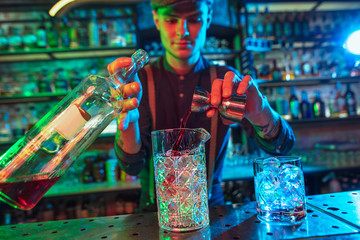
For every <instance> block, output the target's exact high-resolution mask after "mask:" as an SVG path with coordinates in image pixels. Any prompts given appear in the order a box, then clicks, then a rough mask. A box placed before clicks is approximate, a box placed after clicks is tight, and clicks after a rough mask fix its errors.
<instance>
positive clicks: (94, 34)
mask: <svg viewBox="0 0 360 240" xmlns="http://www.w3.org/2000/svg"><path fill="white" fill-rule="evenodd" d="M96 18H97V13H96V10H91V13H90V22H89V25H88V29H89V30H88V32H89V46H90V47H96V46H99V45H100V39H99V29H98V24H97V19H96Z"/></svg>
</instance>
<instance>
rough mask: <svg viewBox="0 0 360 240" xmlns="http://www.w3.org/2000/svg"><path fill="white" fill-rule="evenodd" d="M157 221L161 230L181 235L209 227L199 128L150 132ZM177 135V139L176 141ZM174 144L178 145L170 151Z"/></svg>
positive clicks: (202, 135)
mask: <svg viewBox="0 0 360 240" xmlns="http://www.w3.org/2000/svg"><path fill="white" fill-rule="evenodd" d="M151 135H152V143H153V155H154V169H155V183H156V196H157V206H158V219H159V226H160V228H161V229H164V230H167V231H172V232H185V231H192V230H196V229H200V228H204V227H206V226H207V225H208V224H209V216H208V194H207V177H206V158H205V146H204V145H205V144H204V143H205V142H206V141H207V140H208V139H209V138H210V134H209V133H208V132H206V131H205V130H204V129H202V128H197V129H189V128H178V129H167V130H159V131H153V132H152V134H151ZM179 136H180V137H181V140H180V141H178V139H179ZM174 145H178V147H177V151H174V150H173V149H174Z"/></svg>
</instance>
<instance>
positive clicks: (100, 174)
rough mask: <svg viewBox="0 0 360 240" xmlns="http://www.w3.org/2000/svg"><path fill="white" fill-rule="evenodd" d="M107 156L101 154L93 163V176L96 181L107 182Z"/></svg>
mask: <svg viewBox="0 0 360 240" xmlns="http://www.w3.org/2000/svg"><path fill="white" fill-rule="evenodd" d="M106 160H107V156H106V155H105V154H100V155H99V156H98V157H97V158H96V159H95V162H94V163H93V176H94V179H95V181H96V182H106V169H105V161H106Z"/></svg>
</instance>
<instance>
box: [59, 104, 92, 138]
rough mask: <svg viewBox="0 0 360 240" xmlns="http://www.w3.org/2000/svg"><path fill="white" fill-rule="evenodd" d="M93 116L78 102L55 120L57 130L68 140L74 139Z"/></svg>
mask: <svg viewBox="0 0 360 240" xmlns="http://www.w3.org/2000/svg"><path fill="white" fill-rule="evenodd" d="M90 118H91V116H90V114H89V113H88V112H86V111H85V110H84V109H83V108H82V107H81V106H79V105H78V104H74V105H72V106H70V107H69V108H67V109H66V110H65V111H64V112H63V113H62V114H61V115H60V116H59V117H58V118H57V119H56V120H55V121H56V122H55V127H54V128H55V130H56V131H57V132H58V133H60V134H61V135H62V136H63V137H64V138H65V139H66V140H70V139H72V138H73V137H74V136H75V135H76V134H77V133H78V132H79V131H80V130H81V129H82V128H83V127H84V126H85V124H86V123H87V122H88V121H89V120H90Z"/></svg>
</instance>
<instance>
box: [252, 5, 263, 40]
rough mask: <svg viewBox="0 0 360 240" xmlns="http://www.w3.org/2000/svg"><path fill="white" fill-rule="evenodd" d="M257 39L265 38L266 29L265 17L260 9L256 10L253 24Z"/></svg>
mask: <svg viewBox="0 0 360 240" xmlns="http://www.w3.org/2000/svg"><path fill="white" fill-rule="evenodd" d="M253 25H254V29H255V35H256V38H264V36H265V28H264V15H263V14H262V13H261V12H260V11H259V8H256V17H255V19H254V22H253Z"/></svg>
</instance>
